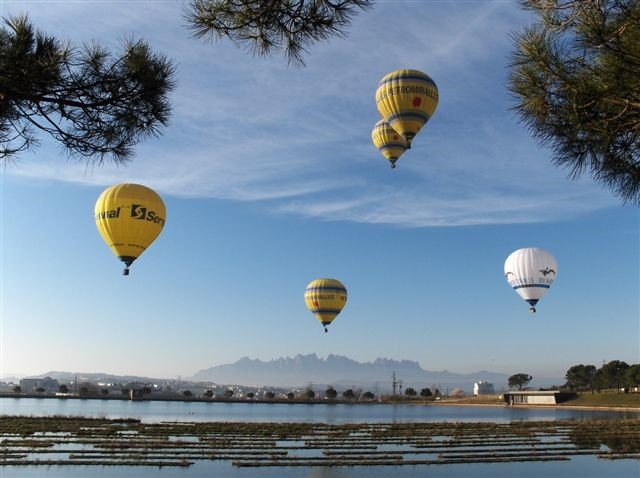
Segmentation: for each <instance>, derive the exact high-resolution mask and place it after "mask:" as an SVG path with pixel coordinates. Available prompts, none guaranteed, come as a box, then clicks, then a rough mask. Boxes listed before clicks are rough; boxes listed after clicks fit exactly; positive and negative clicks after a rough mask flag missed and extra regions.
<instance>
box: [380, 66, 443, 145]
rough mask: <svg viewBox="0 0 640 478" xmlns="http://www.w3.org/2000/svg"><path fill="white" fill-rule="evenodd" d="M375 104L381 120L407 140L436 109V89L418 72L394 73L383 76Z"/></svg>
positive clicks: (427, 78)
mask: <svg viewBox="0 0 640 478" xmlns="http://www.w3.org/2000/svg"><path fill="white" fill-rule="evenodd" d="M376 105H377V106H378V111H379V112H380V114H381V115H382V118H383V119H384V120H385V121H386V122H387V123H389V125H390V126H391V127H392V128H393V129H394V130H396V131H397V132H398V133H400V134H401V135H402V136H404V138H405V139H406V140H407V148H411V141H412V140H413V137H414V136H415V135H416V134H417V133H418V131H420V129H421V128H422V127H423V126H424V125H425V123H426V122H427V121H429V120H430V119H431V117H432V116H433V113H434V112H435V110H436V107H437V106H438V87H437V86H436V84H435V82H434V81H433V80H432V79H431V78H430V77H429V75H426V74H425V73H422V72H421V71H418V70H396V71H392V72H391V73H389V74H388V75H386V76H385V77H384V78H382V80H380V84H379V85H378V89H377V91H376Z"/></svg>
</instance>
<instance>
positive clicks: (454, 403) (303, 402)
mask: <svg viewBox="0 0 640 478" xmlns="http://www.w3.org/2000/svg"><path fill="white" fill-rule="evenodd" d="M0 398H13V399H20V398H36V399H40V400H47V399H57V400H118V401H134V402H186V403H239V404H246V405H252V404H267V405H269V404H286V405H354V406H362V405H365V406H366V405H413V406H432V405H433V406H439V407H442V406H451V407H480V408H482V407H493V408H526V409H567V410H585V411H599V410H601V411H611V412H637V413H640V405H639V406H615V405H571V404H570V403H567V402H564V403H557V404H549V405H547V404H518V405H510V406H507V405H506V404H505V403H487V402H485V403H472V402H469V401H458V400H451V401H449V400H439V401H435V400H434V401H428V402H425V401H422V400H415V401H414V400H397V401H390V400H385V401H378V400H371V401H350V400H304V399H303V400H289V399H271V400H239V399H233V398H230V399H229V398H223V397H220V398H215V399H209V398H201V397H190V398H185V397H147V398H144V399H134V400H131V399H130V398H129V397H125V396H79V395H66V396H54V395H41V394H37V393H23V394H20V395H16V394H15V393H0Z"/></svg>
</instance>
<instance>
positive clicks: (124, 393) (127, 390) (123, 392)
mask: <svg viewBox="0 0 640 478" xmlns="http://www.w3.org/2000/svg"><path fill="white" fill-rule="evenodd" d="M120 393H122V395H129V389H128V388H123V389H121V390H120Z"/></svg>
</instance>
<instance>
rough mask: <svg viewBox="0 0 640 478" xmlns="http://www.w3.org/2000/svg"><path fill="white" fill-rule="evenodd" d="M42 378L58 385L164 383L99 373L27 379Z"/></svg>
mask: <svg viewBox="0 0 640 478" xmlns="http://www.w3.org/2000/svg"><path fill="white" fill-rule="evenodd" d="M42 377H51V378H53V379H55V380H57V381H59V382H60V383H65V382H70V381H72V380H75V379H76V378H77V379H78V383H80V382H91V383H98V382H105V383H122V384H125V383H129V382H139V383H162V382H165V381H166V379H163V378H150V377H139V376H136V375H113V374H109V373H100V372H58V371H50V372H47V373H42V374H38V375H32V376H29V377H27V378H42Z"/></svg>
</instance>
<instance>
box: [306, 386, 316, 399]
mask: <svg viewBox="0 0 640 478" xmlns="http://www.w3.org/2000/svg"><path fill="white" fill-rule="evenodd" d="M304 396H305V397H306V399H307V400H313V399H314V398H315V397H316V392H314V391H313V390H312V389H311V388H307V389H306V390H305V392H304Z"/></svg>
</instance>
